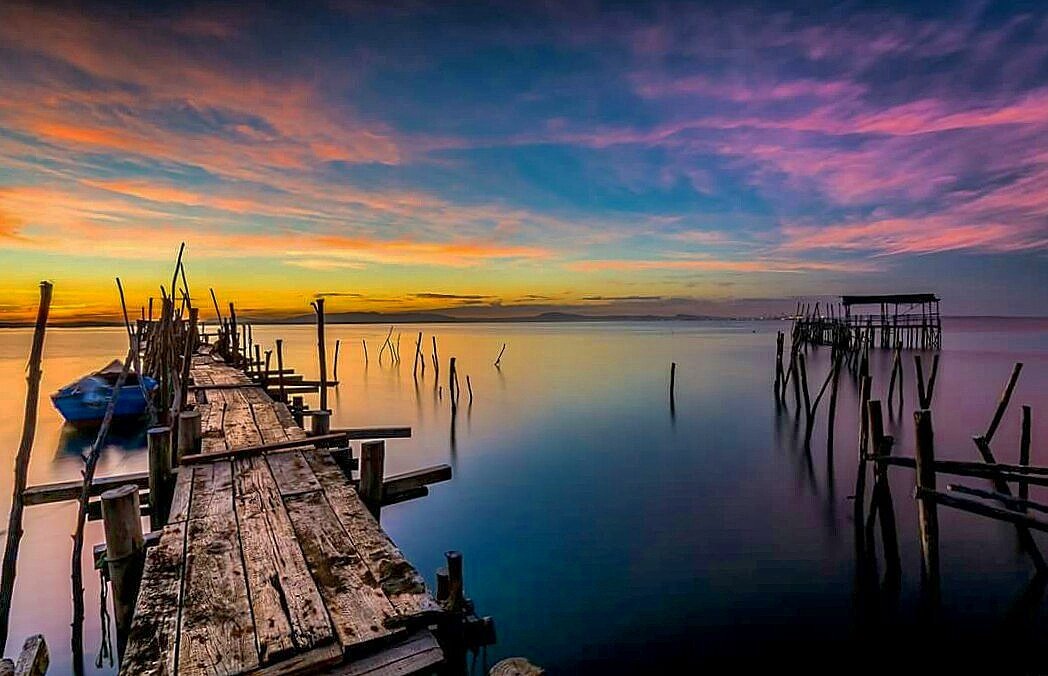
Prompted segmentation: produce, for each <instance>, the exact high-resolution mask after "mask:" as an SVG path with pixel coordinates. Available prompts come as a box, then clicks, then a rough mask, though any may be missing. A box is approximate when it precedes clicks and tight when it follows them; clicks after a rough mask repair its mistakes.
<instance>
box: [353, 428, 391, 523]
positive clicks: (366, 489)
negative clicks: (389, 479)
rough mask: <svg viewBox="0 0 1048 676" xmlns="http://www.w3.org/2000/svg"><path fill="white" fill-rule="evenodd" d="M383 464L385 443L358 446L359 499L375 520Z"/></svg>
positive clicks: (378, 504)
mask: <svg viewBox="0 0 1048 676" xmlns="http://www.w3.org/2000/svg"><path fill="white" fill-rule="evenodd" d="M385 464H386V442H385V441H381V440H379V441H365V442H363V443H362V444H360V488H359V491H360V497H361V498H362V499H363V500H364V504H366V505H367V506H368V509H369V510H371V513H372V514H374V515H375V518H376V519H377V518H378V511H379V509H380V507H381V505H382V479H383V478H384V475H385Z"/></svg>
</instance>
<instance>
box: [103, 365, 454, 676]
mask: <svg viewBox="0 0 1048 676" xmlns="http://www.w3.org/2000/svg"><path fill="white" fill-rule="evenodd" d="M190 375H191V379H192V382H193V385H194V389H193V390H192V392H191V394H190V398H191V399H192V398H194V397H195V410H196V411H199V413H200V418H201V433H202V437H201V440H200V450H199V453H195V454H192V455H191V456H187V457H185V458H183V462H182V463H180V467H179V468H178V469H177V479H175V481H174V489H173V492H172V495H171V500H170V502H171V505H170V510H169V512H168V515H167V518H166V522H165V524H164V525H163V528H162V533H161V535H160V538H159V542H158V543H157V544H156V546H154V547H151V548H150V549H149V550H148V552H147V554H146V560H145V568H144V573H143V576H142V581H141V587H140V591H139V594H138V600H137V604H136V606H135V611H134V618H133V620H132V623H131V628H130V632H129V635H128V638H127V645H126V649H125V650H124V653H123V655H122V658H121V665H120V673H121V674H143V673H149V674H182V675H188V674H245V673H257V674H262V673H266V674H269V673H273V674H276V673H279V674H295V673H317V672H323V673H339V674H394V673H395V674H414V673H429V672H430V671H432V670H433V669H434V668H436V667H437V666H438V665H440V664H441V663H442V662H443V661H444V657H445V656H444V653H443V651H442V649H441V647H440V645H439V644H438V642H437V640H436V638H435V636H434V633H433V629H434V627H435V625H437V624H438V623H439V622H440V621H441V619H442V618H443V617H444V616H445V614H446V613H445V609H444V607H443V606H442V605H441V604H439V603H437V601H436V600H435V599H434V598H433V597H432V596H431V595H430V594H429V592H428V591H427V590H426V586H425V584H424V581H423V579H422V577H421V576H420V575H419V573H418V571H417V570H416V569H415V568H414V567H413V566H412V565H411V564H410V563H409V562H408V561H407V560H406V559H405V558H404V556H403V555H402V554H401V552H400V551H399V550H398V549H397V547H396V546H395V545H394V544H393V542H392V541H391V540H390V539H389V537H388V536H387V535H386V534H385V532H384V531H383V530H382V528H381V527H380V526H379V523H378V521H376V519H375V517H374V516H373V515H372V512H371V511H369V506H368V505H366V504H365V502H364V501H363V500H362V499H361V497H360V496H359V495H358V492H357V490H356V489H355V485H354V482H352V481H351V478H350V477H348V476H347V469H346V468H347V467H349V466H352V465H353V464H355V462H353V461H350V463H351V464H350V465H347V463H346V460H347V458H346V453H347V451H346V449H343V450H342V457H341V458H340V460H341V462H336V459H335V458H334V457H333V455H332V452H331V451H330V450H329V449H324V448H320V447H319V444H318V443H317V442H314V441H313V440H311V439H310V438H309V437H308V435H307V434H306V432H305V431H304V430H303V429H302V428H301V427H299V426H298V425H297V424H296V423H295V421H294V419H293V417H292V415H291V412H290V411H289V409H288V407H287V406H286V405H284V404H283V403H280V402H277V401H274V400H273V399H271V398H270V397H269V396H268V395H267V394H266V392H265V390H263V389H262V387H260V386H258V385H257V384H255V383H254V382H253V381H252V379H251V378H250V377H249V376H248V375H246V374H245V373H244V372H242V371H241V370H239V369H237V368H234V367H232V366H229V365H227V364H226V363H225V362H224V361H223V360H222V359H221V358H220V357H217V356H214V355H213V354H212V353H211V352H210V351H209V350H208V348H207V347H205V348H203V350H202V353H201V354H197V355H196V356H194V357H193V358H192V366H191V373H190ZM190 404H191V405H194V404H193V402H192V401H191V402H190ZM329 436H331V435H329ZM299 441H300V442H301V443H300V444H297V443H293V442H299ZM273 446H284V448H280V449H278V450H268V451H267V450H266V449H267V448H272V447H273ZM348 453H349V454H350V455H351V451H348ZM209 456H210V457H209ZM379 481H380V482H381V477H380V479H379ZM329 670H330V671H329Z"/></svg>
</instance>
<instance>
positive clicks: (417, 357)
mask: <svg viewBox="0 0 1048 676" xmlns="http://www.w3.org/2000/svg"><path fill="white" fill-rule="evenodd" d="M421 357H422V332H421V331H419V332H418V340H416V341H415V364H414V365H413V366H412V367H411V374H412V375H413V376H415V377H416V378H417V377H418V363H419V360H420V359H421ZM423 361H424V360H423ZM423 365H425V364H423Z"/></svg>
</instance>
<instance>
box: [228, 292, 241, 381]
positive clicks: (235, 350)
mask: <svg viewBox="0 0 1048 676" xmlns="http://www.w3.org/2000/svg"><path fill="white" fill-rule="evenodd" d="M229 336H230V340H232V341H233V342H232V343H230V355H229V358H230V359H231V360H232V364H231V365H232V366H236V365H237V362H238V361H239V360H240V337H239V336H238V335H237V310H236V308H235V307H233V303H232V302H230V303H229Z"/></svg>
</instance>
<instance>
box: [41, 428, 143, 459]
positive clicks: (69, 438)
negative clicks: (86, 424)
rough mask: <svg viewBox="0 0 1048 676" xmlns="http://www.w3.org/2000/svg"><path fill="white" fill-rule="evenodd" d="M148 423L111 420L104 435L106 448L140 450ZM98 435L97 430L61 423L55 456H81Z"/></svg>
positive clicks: (124, 450) (88, 449) (89, 448)
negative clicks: (107, 431)
mask: <svg viewBox="0 0 1048 676" xmlns="http://www.w3.org/2000/svg"><path fill="white" fill-rule="evenodd" d="M147 427H148V425H147V424H146V423H145V422H144V421H141V420H117V421H114V422H113V425H112V427H110V429H109V435H108V436H107V437H106V450H116V451H118V452H120V451H122V452H135V451H142V450H144V449H145V447H146V430H147ZM97 437H98V430H97V429H91V428H83V427H74V426H73V425H69V424H66V425H63V426H62V429H61V432H60V433H59V436H58V446H57V449H56V451H55V456H56V457H63V456H77V457H83V456H85V455H86V454H87V453H88V452H89V451H90V450H91V447H92V446H93V445H94V443H95V439H96V438H97Z"/></svg>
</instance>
